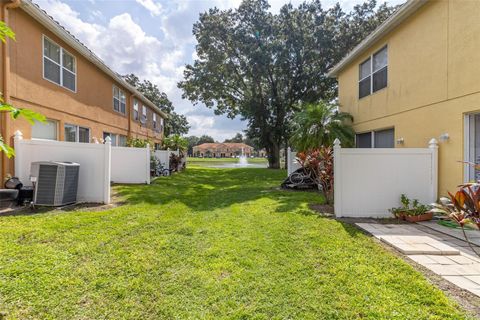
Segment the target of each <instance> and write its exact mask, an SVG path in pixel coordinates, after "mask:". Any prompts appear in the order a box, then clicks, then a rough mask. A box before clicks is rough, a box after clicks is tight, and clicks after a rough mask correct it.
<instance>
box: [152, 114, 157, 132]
mask: <svg viewBox="0 0 480 320" xmlns="http://www.w3.org/2000/svg"><path fill="white" fill-rule="evenodd" d="M152 117H153V130H155V131H158V130H157V114H156V113H154V114H153V116H152Z"/></svg>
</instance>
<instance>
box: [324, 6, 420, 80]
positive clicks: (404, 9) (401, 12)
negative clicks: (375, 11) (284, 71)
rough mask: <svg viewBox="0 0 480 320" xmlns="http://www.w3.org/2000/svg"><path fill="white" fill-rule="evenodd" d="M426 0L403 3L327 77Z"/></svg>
mask: <svg viewBox="0 0 480 320" xmlns="http://www.w3.org/2000/svg"><path fill="white" fill-rule="evenodd" d="M427 2H428V0H409V1H407V2H406V3H404V4H403V5H402V6H401V7H400V8H399V9H398V10H397V12H395V13H394V14H393V15H392V16H391V17H390V18H388V19H387V20H385V21H384V22H383V23H382V24H381V25H380V26H379V27H378V28H377V29H375V31H373V32H372V33H370V35H368V36H367V37H366V38H365V39H364V40H363V41H362V42H360V43H359V44H358V45H357V46H356V47H355V48H354V49H353V50H352V51H350V52H349V53H348V54H347V55H346V56H345V57H344V58H343V59H342V60H341V61H340V62H339V63H337V64H336V65H335V66H334V67H333V68H332V69H330V71H329V72H328V74H327V76H328V77H330V78H336V77H337V76H338V74H339V73H340V71H342V70H343V69H344V68H345V67H347V66H348V65H349V64H350V63H351V62H352V61H354V60H355V59H356V58H358V56H360V55H361V54H362V53H364V52H365V51H366V50H368V49H369V48H370V47H371V46H372V45H373V44H374V43H375V42H377V41H378V40H379V39H380V38H382V37H383V36H385V35H386V34H388V33H389V32H390V31H392V30H393V29H394V28H395V27H397V26H398V25H399V24H400V23H402V22H403V21H404V20H405V19H407V18H408V17H410V16H411V15H412V14H413V13H414V12H416V11H417V10H418V9H420V7H422V6H423V5H424V4H425V3H427Z"/></svg>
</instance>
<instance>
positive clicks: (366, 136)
mask: <svg viewBox="0 0 480 320" xmlns="http://www.w3.org/2000/svg"><path fill="white" fill-rule="evenodd" d="M355 145H356V147H357V148H372V147H373V148H394V147H395V130H394V129H393V128H392V129H385V130H377V131H370V132H364V133H357V135H356V136H355Z"/></svg>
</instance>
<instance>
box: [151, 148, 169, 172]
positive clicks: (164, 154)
mask: <svg viewBox="0 0 480 320" xmlns="http://www.w3.org/2000/svg"><path fill="white" fill-rule="evenodd" d="M170 153H171V151H170V150H155V157H156V158H157V159H158V161H160V163H161V165H162V166H163V167H164V168H166V169H170Z"/></svg>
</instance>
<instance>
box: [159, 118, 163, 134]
mask: <svg viewBox="0 0 480 320" xmlns="http://www.w3.org/2000/svg"><path fill="white" fill-rule="evenodd" d="M159 131H160V132H162V131H163V118H160V130H159Z"/></svg>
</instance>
